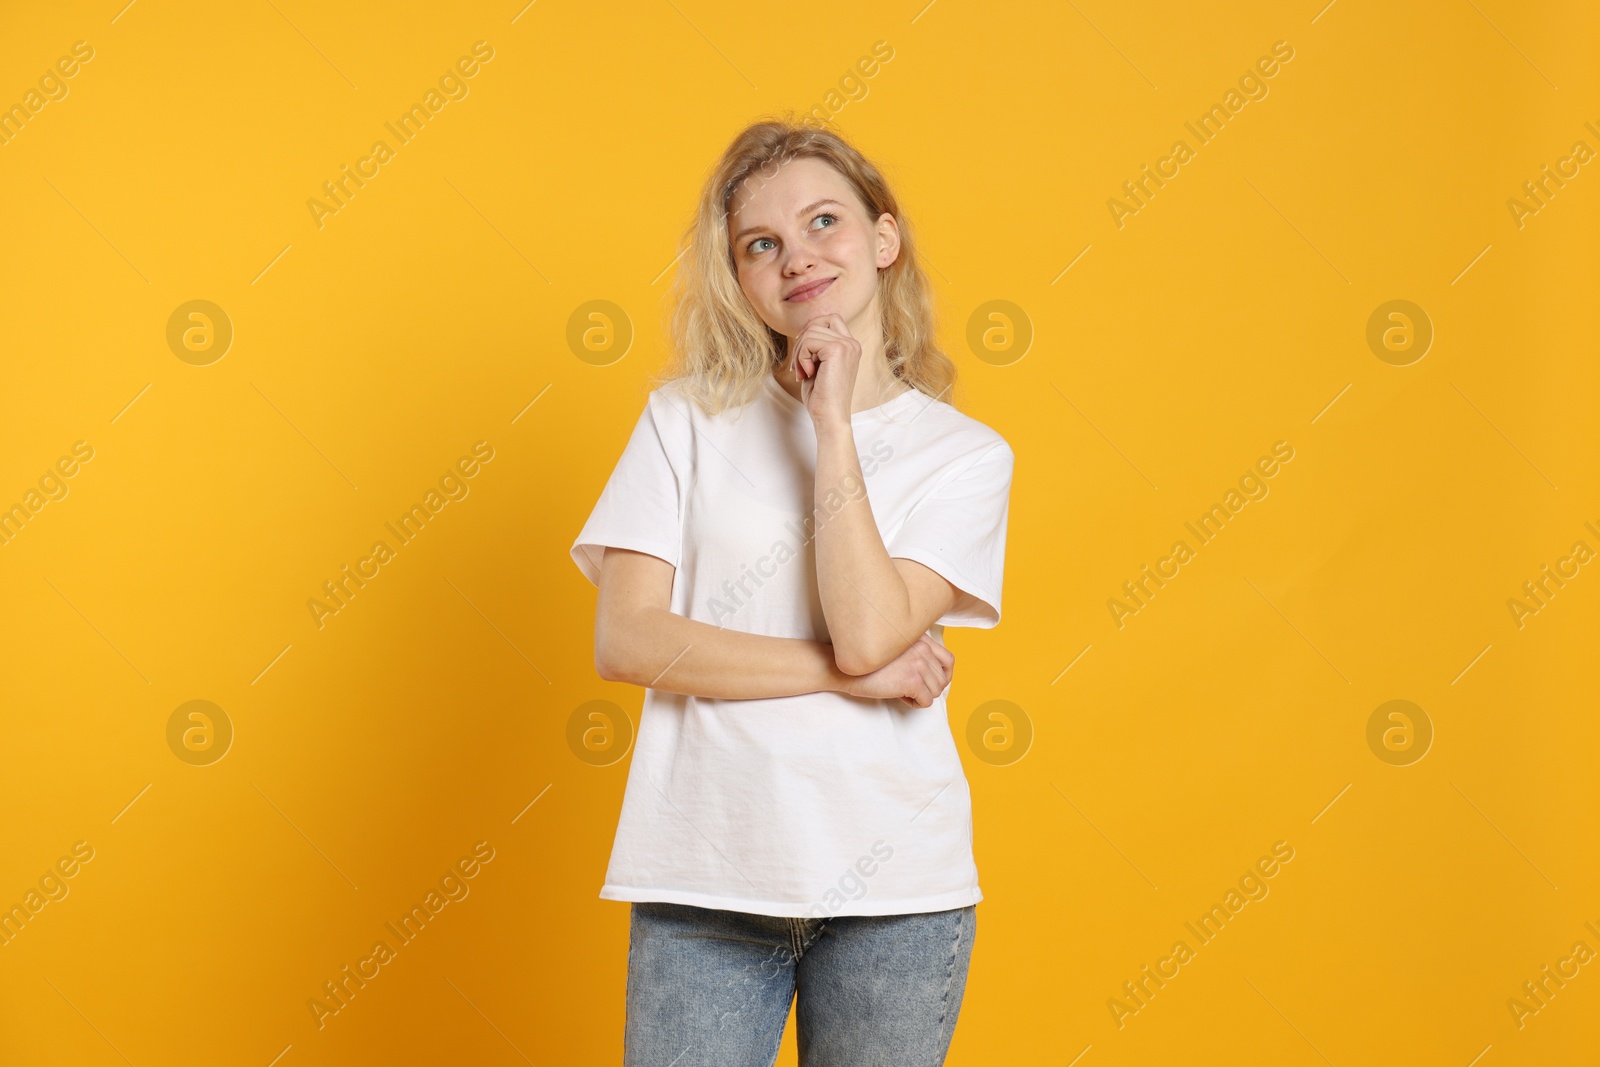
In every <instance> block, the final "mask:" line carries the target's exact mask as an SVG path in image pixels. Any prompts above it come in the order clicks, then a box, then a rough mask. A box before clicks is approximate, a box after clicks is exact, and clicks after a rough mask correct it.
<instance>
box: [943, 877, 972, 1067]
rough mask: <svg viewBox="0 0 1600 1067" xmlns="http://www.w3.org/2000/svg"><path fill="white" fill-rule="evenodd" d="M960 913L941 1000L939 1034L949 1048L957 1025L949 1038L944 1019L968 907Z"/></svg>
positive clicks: (948, 1008) (953, 982)
mask: <svg viewBox="0 0 1600 1067" xmlns="http://www.w3.org/2000/svg"><path fill="white" fill-rule="evenodd" d="M958 915H959V916H960V918H959V920H958V921H957V924H956V936H955V940H953V941H952V942H951V943H950V962H949V964H948V965H947V966H946V968H945V977H944V997H943V998H942V999H941V1000H940V1002H939V1035H940V1039H941V1043H944V1044H945V1047H946V1049H948V1048H949V1045H948V1043H947V1042H948V1041H949V1040H950V1039H953V1038H954V1037H955V1027H954V1026H953V1025H952V1026H951V1027H950V1033H949V1036H948V1038H947V1037H946V1036H945V1025H944V1021H945V1017H946V1016H948V1015H949V1014H950V990H951V988H952V987H954V985H955V982H956V957H957V956H959V955H960V953H961V937H962V935H963V934H964V933H965V932H966V927H967V909H966V908H962V909H961V910H960V912H958Z"/></svg>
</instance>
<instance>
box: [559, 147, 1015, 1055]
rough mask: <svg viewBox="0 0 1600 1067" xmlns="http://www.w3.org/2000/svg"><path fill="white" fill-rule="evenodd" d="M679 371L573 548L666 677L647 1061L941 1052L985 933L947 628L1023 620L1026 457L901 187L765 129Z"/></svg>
mask: <svg viewBox="0 0 1600 1067" xmlns="http://www.w3.org/2000/svg"><path fill="white" fill-rule="evenodd" d="M685 241H686V244H687V248H686V249H685V255H684V256H683V257H682V265H681V266H680V268H679V273H678V285H677V293H676V306H675V310H674V315H673V326H672V333H673V341H674V346H675V352H674V358H673V360H672V362H671V365H670V366H669V367H668V368H667V373H666V374H665V375H664V376H663V377H662V378H661V379H658V383H659V384H658V386H657V387H656V388H655V389H654V390H653V391H652V392H651V393H650V394H649V397H648V399H647V402H646V404H645V408H644V412H643V414H642V415H640V417H639V421H638V423H637V425H636V426H635V427H634V430H633V435H632V437H631V438H630V439H629V441H628V444H627V447H626V448H625V449H624V451H623V454H622V457H621V459H620V460H619V461H618V462H617V465H616V468H615V470H614V471H613V473H612V475H611V477H610V480H609V481H608V482H607V483H606V486H605V489H604V490H603V492H602V493H601V495H600V499H599V502H598V503H597V504H596V505H595V508H594V511H593V513H592V514H591V515H590V516H589V519H588V522H587V523H586V524H585V525H584V527H583V530H582V532H581V533H579V535H578V537H577V540H576V541H575V542H574V543H573V546H572V558H573V560H574V561H575V562H576V563H577V565H578V566H579V568H580V569H581V570H582V571H583V573H584V575H585V576H587V577H588V578H589V579H590V580H591V581H593V582H595V583H596V584H597V585H598V587H599V597H598V605H597V608H596V617H595V666H596V669H597V670H598V672H599V674H600V676H601V677H602V678H605V679H607V680H611V681H625V682H632V683H634V684H636V685H640V686H644V687H646V692H645V700H644V709H643V711H642V713H641V715H640V723H639V734H638V739H637V744H636V749H635V752H634V754H633V762H632V766H631V768H630V770H629V774H628V782H627V786H626V789H625V791H624V794H623V801H622V814H621V818H620V821H619V824H618V827H617V835H616V839H615V842H614V844H613V847H612V852H611V862H610V866H609V868H608V869H607V871H606V881H605V885H604V887H603V888H602V889H601V890H600V896H601V897H602V898H603V899H607V900H626V901H630V902H632V919H631V932H630V939H629V947H628V980H627V1023H626V1027H625V1032H624V1044H625V1054H624V1061H625V1063H626V1064H627V1065H628V1067H646V1065H650V1067H655V1065H660V1067H668V1065H674V1067H689V1065H690V1064H704V1065H707V1067H744V1065H762V1067H768V1065H770V1064H772V1063H773V1061H774V1060H775V1058H776V1056H777V1051H778V1047H779V1042H780V1039H781V1038H782V1036H783V1029H784V1026H785V1023H786V1022H787V1020H788V1015H789V1008H790V1004H791V1001H793V1000H794V999H795V997H796V995H797V994H798V1003H797V1005H796V1007H795V1012H796V1020H797V1040H798V1045H799V1051H800V1063H801V1064H802V1065H803V1067H846V1065H849V1067H873V1065H880V1064H882V1065H888V1064H894V1065H896V1067H922V1065H933V1064H941V1063H943V1062H944V1057H945V1053H946V1050H947V1049H948V1048H949V1044H950V1039H951V1036H952V1034H953V1032H954V1030H955V1024H956V1016H957V1014H958V1012H959V1011H960V1008H961V1000H962V995H963V993H964V991H965V987H966V974H967V965H968V961H969V960H970V958H971V953H972V945H973V937H974V934H975V932H976V908H975V905H976V904H977V902H978V901H980V900H982V899H983V894H982V893H981V892H980V891H979V889H978V876H977V869H976V867H975V865H974V863H973V858H972V815H971V799H970V794H969V792H968V789H967V782H966V778H965V777H964V775H963V773H962V768H961V760H960V757H959V756H958V755H957V752H956V747H955V742H954V740H953V738H952V736H951V732H950V725H949V720H948V718H947V713H946V710H945V691H946V689H947V688H948V686H949V683H950V678H951V671H952V667H953V665H954V662H955V657H954V656H953V655H951V653H950V652H949V651H948V650H947V649H946V648H945V647H944V643H943V640H942V638H943V633H944V627H945V626H977V627H990V626H994V625H995V624H997V623H998V622H999V621H1000V586H1001V572H1002V566H1003V562H1004V556H1005V535H1006V520H1007V513H1008V503H1009V493H1010V485H1011V472H1012V460H1013V457H1012V452H1011V448H1010V446H1009V445H1007V443H1006V441H1005V440H1004V439H1003V438H1002V437H1001V436H1000V435H999V434H998V433H996V432H995V431H994V430H992V429H990V428H989V427H987V426H985V425H984V424H982V423H980V422H978V421H976V420H974V419H972V418H970V417H968V416H966V415H964V414H962V413H961V412H959V411H957V410H956V409H955V408H954V407H952V406H951V405H950V404H949V403H947V402H946V401H945V399H944V397H945V395H946V394H947V393H948V392H949V391H950V389H951V386H952V385H953V384H954V377H955V369H954V366H953V365H952V363H951V362H950V360H949V359H948V358H947V357H946V356H945V355H944V354H943V353H942V352H941V351H940V350H939V348H938V347H937V344H936V341H935V338H934V325H933V298H932V295H931V293H930V292H929V286H928V282H927V279H926V277H925V276H924V274H923V272H922V270H921V269H920V268H919V267H918V265H917V262H916V256H915V250H914V247H913V244H912V237H911V231H910V227H909V225H908V223H907V220H906V216H905V214H904V213H903V212H902V211H901V209H900V205H899V203H898V201H896V199H895V197H894V195H893V193H891V192H890V190H889V187H888V185H887V183H886V182H885V181H884V178H883V176H882V175H881V174H880V173H879V172H878V170H877V168H875V167H874V166H873V165H872V164H871V163H870V162H868V161H867V160H866V159H864V158H863V157H862V156H861V155H860V153H858V152H857V151H856V150H855V149H854V148H852V147H851V146H850V145H848V144H847V143H846V142H845V141H843V140H842V139H841V138H840V137H838V136H837V135H836V134H834V133H832V132H830V131H828V130H826V129H822V128H819V127H816V126H814V125H810V124H805V123H800V124H797V123H794V122H791V121H768V122H760V123H757V124H755V125H752V126H750V127H749V128H748V129H746V130H744V131H743V132H741V133H740V134H739V135H738V136H737V137H736V138H734V140H733V142H732V144H730V145H729V147H728V149H727V151H726V152H725V153H724V154H723V157H722V159H721V161H720V162H719V163H718V164H717V166H716V168H715V170H714V171H713V173H712V174H711V176H710V178H709V180H708V182H707V184H706V186H705V190H704V193H703V195H702V197H701V200H700V203H699V207H698V210H697V212H696V215H695V218H694V222H693V224H692V225H691V227H690V229H689V232H688V234H687V235H686V239H685Z"/></svg>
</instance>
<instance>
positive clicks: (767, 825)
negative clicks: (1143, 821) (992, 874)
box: [571, 375, 1014, 916]
mask: <svg viewBox="0 0 1600 1067" xmlns="http://www.w3.org/2000/svg"><path fill="white" fill-rule="evenodd" d="M851 423H852V426H853V429H854V431H855V441H856V452H857V455H858V456H859V457H860V460H861V467H862V474H863V476H864V478H865V487H866V488H865V491H866V493H867V497H868V500H869V501H870V502H871V506H872V513H873V516H874V517H875V519H876V520H877V523H878V529H879V532H880V533H881V534H882V536H883V540H884V545H885V546H886V548H887V549H888V552H889V555H890V556H891V557H901V558H904V559H911V560H916V561H917V562H918V563H921V564H923V565H925V566H927V567H930V568H932V569H933V570H935V571H937V572H938V573H939V574H941V575H943V576H944V577H945V578H948V579H949V580H950V582H951V583H952V584H953V585H955V586H956V588H957V589H959V590H961V591H962V593H963V595H962V596H961V598H960V600H959V602H958V603H957V604H956V605H955V606H954V607H953V608H952V609H951V610H950V611H949V612H948V613H947V614H945V615H944V616H943V617H941V618H940V619H939V620H938V621H937V622H936V623H935V624H934V625H933V626H932V627H931V628H930V629H929V633H930V634H932V635H933V637H934V638H935V639H939V640H942V635H943V632H944V627H945V626H976V627H985V628H987V627H991V626H994V625H996V624H997V623H999V621H1000V585H1001V572H1002V567H1003V563H1004V559H1005V541H1006V519H1007V515H1008V512H1009V502H1010V487H1011V472H1012V463H1013V458H1014V457H1013V455H1012V451H1011V447H1010V445H1008V444H1007V443H1006V441H1005V439H1004V438H1002V437H1001V436H1000V435H999V434H998V433H996V432H995V431H994V430H992V429H990V428H989V427H988V426H986V425H984V424H983V423H981V422H978V421H977V420H975V419H973V418H970V417H969V416H967V415H965V414H962V413H961V412H959V411H957V410H956V409H955V408H953V407H951V406H950V405H949V404H946V403H943V402H941V401H937V400H934V399H932V398H930V397H929V396H927V395H926V394H924V393H921V392H918V391H916V390H912V391H910V392H907V393H903V394H901V395H899V396H896V397H895V398H893V399H892V400H890V401H889V402H888V403H886V404H883V405H880V406H879V407H876V408H872V409H870V410H868V411H861V412H857V413H855V414H854V415H853V416H852V417H851ZM816 457H817V439H816V431H815V429H814V427H813V425H812V422H811V416H810V415H809V414H808V413H807V412H806V410H805V408H804V406H803V405H801V403H800V402H799V401H797V400H795V399H794V398H793V397H791V396H790V395H789V394H788V393H787V392H785V391H784V389H783V386H781V385H779V384H778V382H777V381H776V379H774V378H773V377H772V376H771V375H767V376H766V378H765V382H764V385H763V387H762V389H761V390H760V392H759V393H758V394H757V396H756V399H755V400H753V401H751V402H750V403H749V404H746V405H744V406H742V407H739V408H734V409H730V410H728V411H724V412H722V413H721V414H719V415H718V416H716V417H714V418H708V417H706V415H705V414H704V413H703V412H702V411H701V410H700V409H699V407H697V406H696V405H695V404H694V403H693V402H692V401H691V400H689V399H688V398H687V397H686V396H684V395H683V394H682V393H681V392H680V391H679V390H678V388H677V383H669V384H668V385H665V386H663V387H661V388H658V389H656V390H654V391H653V392H651V393H650V395H649V397H648V400H647V402H646V405H645V409H644V412H643V413H642V414H641V415H640V416H639V421H638V423H637V425H636V426H635V427H634V430H633V435H632V437H631V438H630V439H629V441H628V444H627V447H626V448H625V449H624V450H623V453H622V457H621V459H619V460H618V461H617V465H616V468H615V470H614V471H613V472H612V474H611V477H610V480H609V481H607V483H606V486H605V489H604V490H603V491H602V493H601V494H600V499H599V502H598V503H597V504H596V505H595V508H594V511H593V513H592V514H590V516H589V520H588V521H587V522H586V523H584V526H583V530H582V532H580V533H579V534H578V537H577V540H576V541H575V542H574V543H573V545H572V549H571V554H572V559H573V561H574V562H575V563H576V564H577V565H578V567H579V569H580V570H582V572H583V574H584V576H585V577H587V578H588V579H589V580H590V581H591V582H595V583H596V584H598V579H599V575H600V558H601V556H602V554H603V546H607V545H613V546H616V547H619V548H627V549H633V550H636V551H639V552H647V553H649V554H650V555H653V556H658V557H660V558H661V559H664V560H666V561H667V562H668V563H671V564H673V565H674V566H675V567H676V568H677V570H676V572H675V574H674V576H673V583H672V601H671V606H672V611H673V612H674V613H675V614H678V615H683V616H685V617H687V618H690V619H695V620H698V621H701V622H706V623H710V624H712V625H717V626H724V627H731V628H733V629H736V630H740V631H743V632H746V633H758V634H766V635H769V636H773V637H791V638H804V639H807V640H812V641H827V640H829V635H828V626H827V621H826V619H825V618H824V617H823V613H822V603H821V599H820V597H819V595H818V592H817V573H816V551H815V544H814V543H813V541H812V537H813V536H814V531H815V529H816V526H815V523H814V522H813V521H812V511H813V487H814V482H815V475H816ZM946 692H948V689H947V690H946ZM600 896H601V898H602V899H606V900H628V901H666V902H669V903H677V904H691V905H698V906H700V907H704V908H722V909H729V910H733V911H744V912H754V913H757V914H763V915H780V916H807V915H809V916H826V915H895V914H903V913H912V912H928V911H942V910H945V909H949V908H960V907H965V906H967V905H969V904H975V903H977V902H978V901H980V900H982V899H983V893H982V892H981V891H980V890H979V889H978V871H977V867H976V865H975V864H974V863H973V858H972V800H971V794H970V793H969V791H968V789H967V781H966V777H965V775H964V774H963V773H962V767H961V760H960V757H959V756H958V755H957V753H956V746H955V740H954V738H953V737H952V736H951V731H950V723H949V719H948V717H947V712H946V710H945V694H940V696H939V697H938V698H937V699H936V700H935V701H934V703H933V704H932V705H930V706H929V707H926V708H918V707H915V706H912V705H908V704H906V703H905V702H904V701H901V700H898V699H894V700H869V699H865V698H858V697H851V696H847V695H845V694H843V693H834V692H821V693H806V694H801V695H798V696H787V697H774V698H762V699H746V700H724V699H715V698H709V697H698V696H687V695H681V694H678V693H670V692H664V691H659V690H655V689H646V690H645V699H644V708H643V710H642V712H641V713H640V721H639V732H638V738H637V740H636V743H635V749H634V752H633V760H632V764H631V766H630V768H629V772H628V782H627V786H626V788H625V790H624V793H623V800H622V813H621V817H620V819H619V821H618V826H617V834H616V838H615V841H614V843H613V845H612V850H611V862H610V866H609V867H608V868H607V871H606V880H605V885H604V886H603V887H602V888H601V890H600Z"/></svg>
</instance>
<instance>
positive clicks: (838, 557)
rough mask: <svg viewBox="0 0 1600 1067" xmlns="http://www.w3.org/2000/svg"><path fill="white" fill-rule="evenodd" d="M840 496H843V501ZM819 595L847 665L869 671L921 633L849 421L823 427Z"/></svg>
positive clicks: (817, 494)
mask: <svg viewBox="0 0 1600 1067" xmlns="http://www.w3.org/2000/svg"><path fill="white" fill-rule="evenodd" d="M840 501H843V503H842V504H841V503H840ZM813 514H814V515H815V517H816V518H815V521H816V524H817V533H816V537H815V539H814V540H815V544H816V552H817V593H818V596H819V598H820V600H821V601H822V614H823V617H824V618H826V619H827V620H828V633H829V635H830V636H831V637H832V638H833V645H834V651H835V654H836V656H837V657H838V662H839V664H840V665H841V666H843V667H845V668H848V669H849V670H850V671H851V673H852V674H857V673H860V674H864V673H866V672H867V671H869V670H871V669H873V668H874V667H876V666H878V665H881V664H882V663H886V662H888V661H889V660H891V659H893V658H894V657H895V655H896V654H898V653H899V652H901V651H903V650H904V649H905V648H906V647H907V646H909V645H911V644H912V643H913V642H915V641H916V639H917V637H918V635H919V634H920V633H921V632H922V631H921V629H920V628H919V627H917V626H916V625H915V624H914V623H913V622H912V621H911V618H912V609H911V594H910V591H909V590H908V589H907V588H906V582H905V579H904V578H902V577H901V576H900V572H899V570H897V569H896V568H895V565H894V561H893V560H892V559H890V557H889V550H888V549H887V548H885V547H884V544H883V536H882V535H881V534H880V533H879V532H878V522H877V520H876V519H875V518H874V517H873V515H872V503H871V502H870V501H869V500H868V498H867V490H866V480H865V479H864V478H863V477H862V474H861V461H860V459H859V458H858V457H857V456H856V441H855V434H854V431H853V429H852V428H851V426H850V425H848V424H840V425H837V426H834V425H827V424H824V425H819V426H818V427H817V474H816V485H815V510H814V512H813Z"/></svg>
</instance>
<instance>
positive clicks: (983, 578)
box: [885, 440, 1015, 630]
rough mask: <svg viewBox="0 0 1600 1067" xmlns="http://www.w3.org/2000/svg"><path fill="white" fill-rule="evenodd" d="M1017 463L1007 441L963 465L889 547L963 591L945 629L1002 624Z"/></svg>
mask: <svg viewBox="0 0 1600 1067" xmlns="http://www.w3.org/2000/svg"><path fill="white" fill-rule="evenodd" d="M1014 463H1015V456H1014V455H1013V454H1012V451H1011V446H1010V445H1008V444H1006V442H1005V441H1003V440H1002V441H1000V442H999V443H998V444H995V445H993V446H991V447H989V448H988V449H987V450H986V451H984V452H983V453H981V454H980V455H978V456H977V457H976V458H975V459H971V460H966V461H963V462H962V464H961V465H960V466H959V467H958V468H957V470H956V471H955V473H954V474H952V475H951V476H949V477H947V478H945V479H944V480H943V481H942V482H940V483H939V484H938V485H936V486H935V487H934V488H933V489H932V490H931V491H930V492H929V494H928V495H927V497H925V498H924V499H923V500H922V501H921V502H920V503H918V504H917V505H916V506H915V507H914V508H912V511H911V514H910V515H909V516H907V518H906V521H905V523H904V524H903V525H902V526H901V527H900V530H899V532H898V533H896V534H895V535H894V536H893V537H892V538H890V541H889V544H887V545H886V546H885V547H886V548H887V549H888V552H889V555H890V556H891V557H899V558H901V559H910V560H915V561H916V562H918V563H920V564H922V565H923V566H924V567H928V568H930V569H932V570H934V571H936V572H938V573H939V574H940V575H942V576H943V577H944V578H946V579H947V580H948V581H949V582H950V584H951V585H953V586H955V587H956V588H957V589H959V590H961V596H960V597H958V598H957V600H956V603H955V606H954V607H952V608H951V609H950V610H949V611H947V612H946V613H945V614H944V615H942V616H940V617H939V618H938V619H937V620H935V621H936V623H937V624H938V625H940V626H972V627H977V628H979V629H985V630H986V629H989V628H991V627H993V626H997V625H999V623H1000V585H1001V577H1002V575H1003V573H1004V570H1005V558H1006V521H1007V519H1008V518H1009V516H1010V510H1011V472H1012V467H1013V465H1014Z"/></svg>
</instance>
